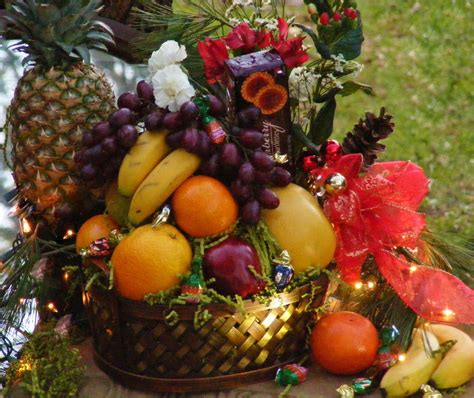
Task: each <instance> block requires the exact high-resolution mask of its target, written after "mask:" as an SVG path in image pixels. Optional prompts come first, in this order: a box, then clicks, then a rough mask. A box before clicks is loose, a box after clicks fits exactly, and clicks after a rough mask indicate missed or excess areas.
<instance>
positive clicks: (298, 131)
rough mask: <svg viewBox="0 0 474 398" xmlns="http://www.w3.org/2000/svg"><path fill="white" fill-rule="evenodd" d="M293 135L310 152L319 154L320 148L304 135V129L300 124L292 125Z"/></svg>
mask: <svg viewBox="0 0 474 398" xmlns="http://www.w3.org/2000/svg"><path fill="white" fill-rule="evenodd" d="M291 134H292V135H293V137H294V138H295V139H296V140H297V141H298V142H300V143H301V144H302V145H303V146H305V147H307V148H308V149H309V150H310V151H313V152H315V153H317V152H318V147H317V146H316V145H315V144H314V142H312V141H311V140H310V138H309V137H308V136H307V135H306V134H305V133H304V131H303V128H302V127H301V126H300V125H299V124H293V125H292V127H291Z"/></svg>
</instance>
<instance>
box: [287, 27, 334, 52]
mask: <svg viewBox="0 0 474 398" xmlns="http://www.w3.org/2000/svg"><path fill="white" fill-rule="evenodd" d="M295 26H297V27H298V28H300V29H301V30H302V31H303V32H305V33H306V34H308V36H309V37H311V39H312V40H313V43H314V47H315V48H316V51H317V52H318V53H319V54H320V55H321V57H323V58H324V59H331V51H330V49H329V47H328V46H327V45H326V44H324V43H323V42H322V41H321V40H320V39H319V37H318V35H317V34H316V33H315V32H314V31H313V30H312V29H310V28H308V27H307V26H304V25H302V24H299V23H296V24H295Z"/></svg>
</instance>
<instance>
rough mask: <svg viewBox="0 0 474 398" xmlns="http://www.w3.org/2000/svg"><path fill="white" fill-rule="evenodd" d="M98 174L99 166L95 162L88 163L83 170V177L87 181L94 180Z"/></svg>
mask: <svg viewBox="0 0 474 398" xmlns="http://www.w3.org/2000/svg"><path fill="white" fill-rule="evenodd" d="M96 176H97V168H96V167H95V166H94V165H93V164H90V163H88V164H86V165H85V166H84V167H83V168H82V170H81V177H82V179H83V180H85V181H92V180H93V179H94V178H95V177H96Z"/></svg>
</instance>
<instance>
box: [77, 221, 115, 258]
mask: <svg viewBox="0 0 474 398" xmlns="http://www.w3.org/2000/svg"><path fill="white" fill-rule="evenodd" d="M119 228H120V226H119V225H118V224H117V223H116V222H115V221H114V220H112V218H110V217H109V216H106V215H104V214H98V215H97V216H93V217H91V218H89V219H88V220H87V221H86V222H85V223H84V224H82V225H81V228H79V231H78V232H77V236H76V251H77V252H78V253H79V251H80V250H81V249H84V248H87V247H88V246H89V245H90V244H91V243H92V242H94V241H95V240H96V239H100V238H107V237H108V236H109V233H110V231H112V230H114V229H119Z"/></svg>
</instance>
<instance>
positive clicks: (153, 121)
mask: <svg viewBox="0 0 474 398" xmlns="http://www.w3.org/2000/svg"><path fill="white" fill-rule="evenodd" d="M164 115H165V114H164V112H163V111H162V110H161V109H157V110H156V111H154V112H152V113H150V114H148V115H146V116H145V127H146V128H147V130H151V131H155V130H158V129H159V128H160V127H161V125H162V123H163V117H164Z"/></svg>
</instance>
